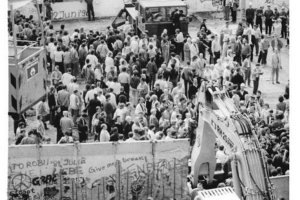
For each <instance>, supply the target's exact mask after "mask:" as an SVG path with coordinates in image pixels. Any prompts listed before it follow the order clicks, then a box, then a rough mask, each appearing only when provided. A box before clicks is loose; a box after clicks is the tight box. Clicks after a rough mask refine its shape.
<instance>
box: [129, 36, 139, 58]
mask: <svg viewBox="0 0 300 200" xmlns="http://www.w3.org/2000/svg"><path fill="white" fill-rule="evenodd" d="M138 39H139V38H138V36H134V37H133V39H132V40H131V42H130V48H131V51H132V52H133V53H134V54H138V52H139V41H138Z"/></svg>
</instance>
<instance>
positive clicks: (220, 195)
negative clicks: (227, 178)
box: [195, 187, 240, 200]
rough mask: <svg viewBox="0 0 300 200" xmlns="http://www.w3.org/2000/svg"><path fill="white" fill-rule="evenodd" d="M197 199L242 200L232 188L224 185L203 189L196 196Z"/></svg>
mask: <svg viewBox="0 0 300 200" xmlns="http://www.w3.org/2000/svg"><path fill="white" fill-rule="evenodd" d="M195 199H196V200H220V199H222V200H240V198H239V197H238V196H237V195H236V194H235V192H234V191H233V189H232V188H230V187H223V188H217V189H212V190H203V191H201V192H199V194H198V195H197V196H196V198H195Z"/></svg>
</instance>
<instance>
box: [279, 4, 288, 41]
mask: <svg viewBox="0 0 300 200" xmlns="http://www.w3.org/2000/svg"><path fill="white" fill-rule="evenodd" d="M279 17H280V19H281V37H282V38H285V39H286V37H287V13H286V12H285V8H284V7H282V9H281V12H280V15H279Z"/></svg>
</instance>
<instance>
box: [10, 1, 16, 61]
mask: <svg viewBox="0 0 300 200" xmlns="http://www.w3.org/2000/svg"><path fill="white" fill-rule="evenodd" d="M10 19H11V22H12V32H13V43H14V44H13V48H14V53H15V55H14V57H15V62H16V65H18V59H17V58H18V57H17V54H18V51H17V39H16V38H17V36H16V30H15V14H14V9H13V5H12V4H11V5H10Z"/></svg>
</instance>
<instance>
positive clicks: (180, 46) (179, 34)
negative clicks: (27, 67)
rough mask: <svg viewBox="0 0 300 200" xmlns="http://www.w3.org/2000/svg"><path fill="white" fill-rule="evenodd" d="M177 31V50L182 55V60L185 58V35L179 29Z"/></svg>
mask: <svg viewBox="0 0 300 200" xmlns="http://www.w3.org/2000/svg"><path fill="white" fill-rule="evenodd" d="M175 32H176V50H177V54H178V55H181V56H182V60H184V52H183V45H184V37H183V34H182V32H180V30H179V29H176V30H175Z"/></svg>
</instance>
